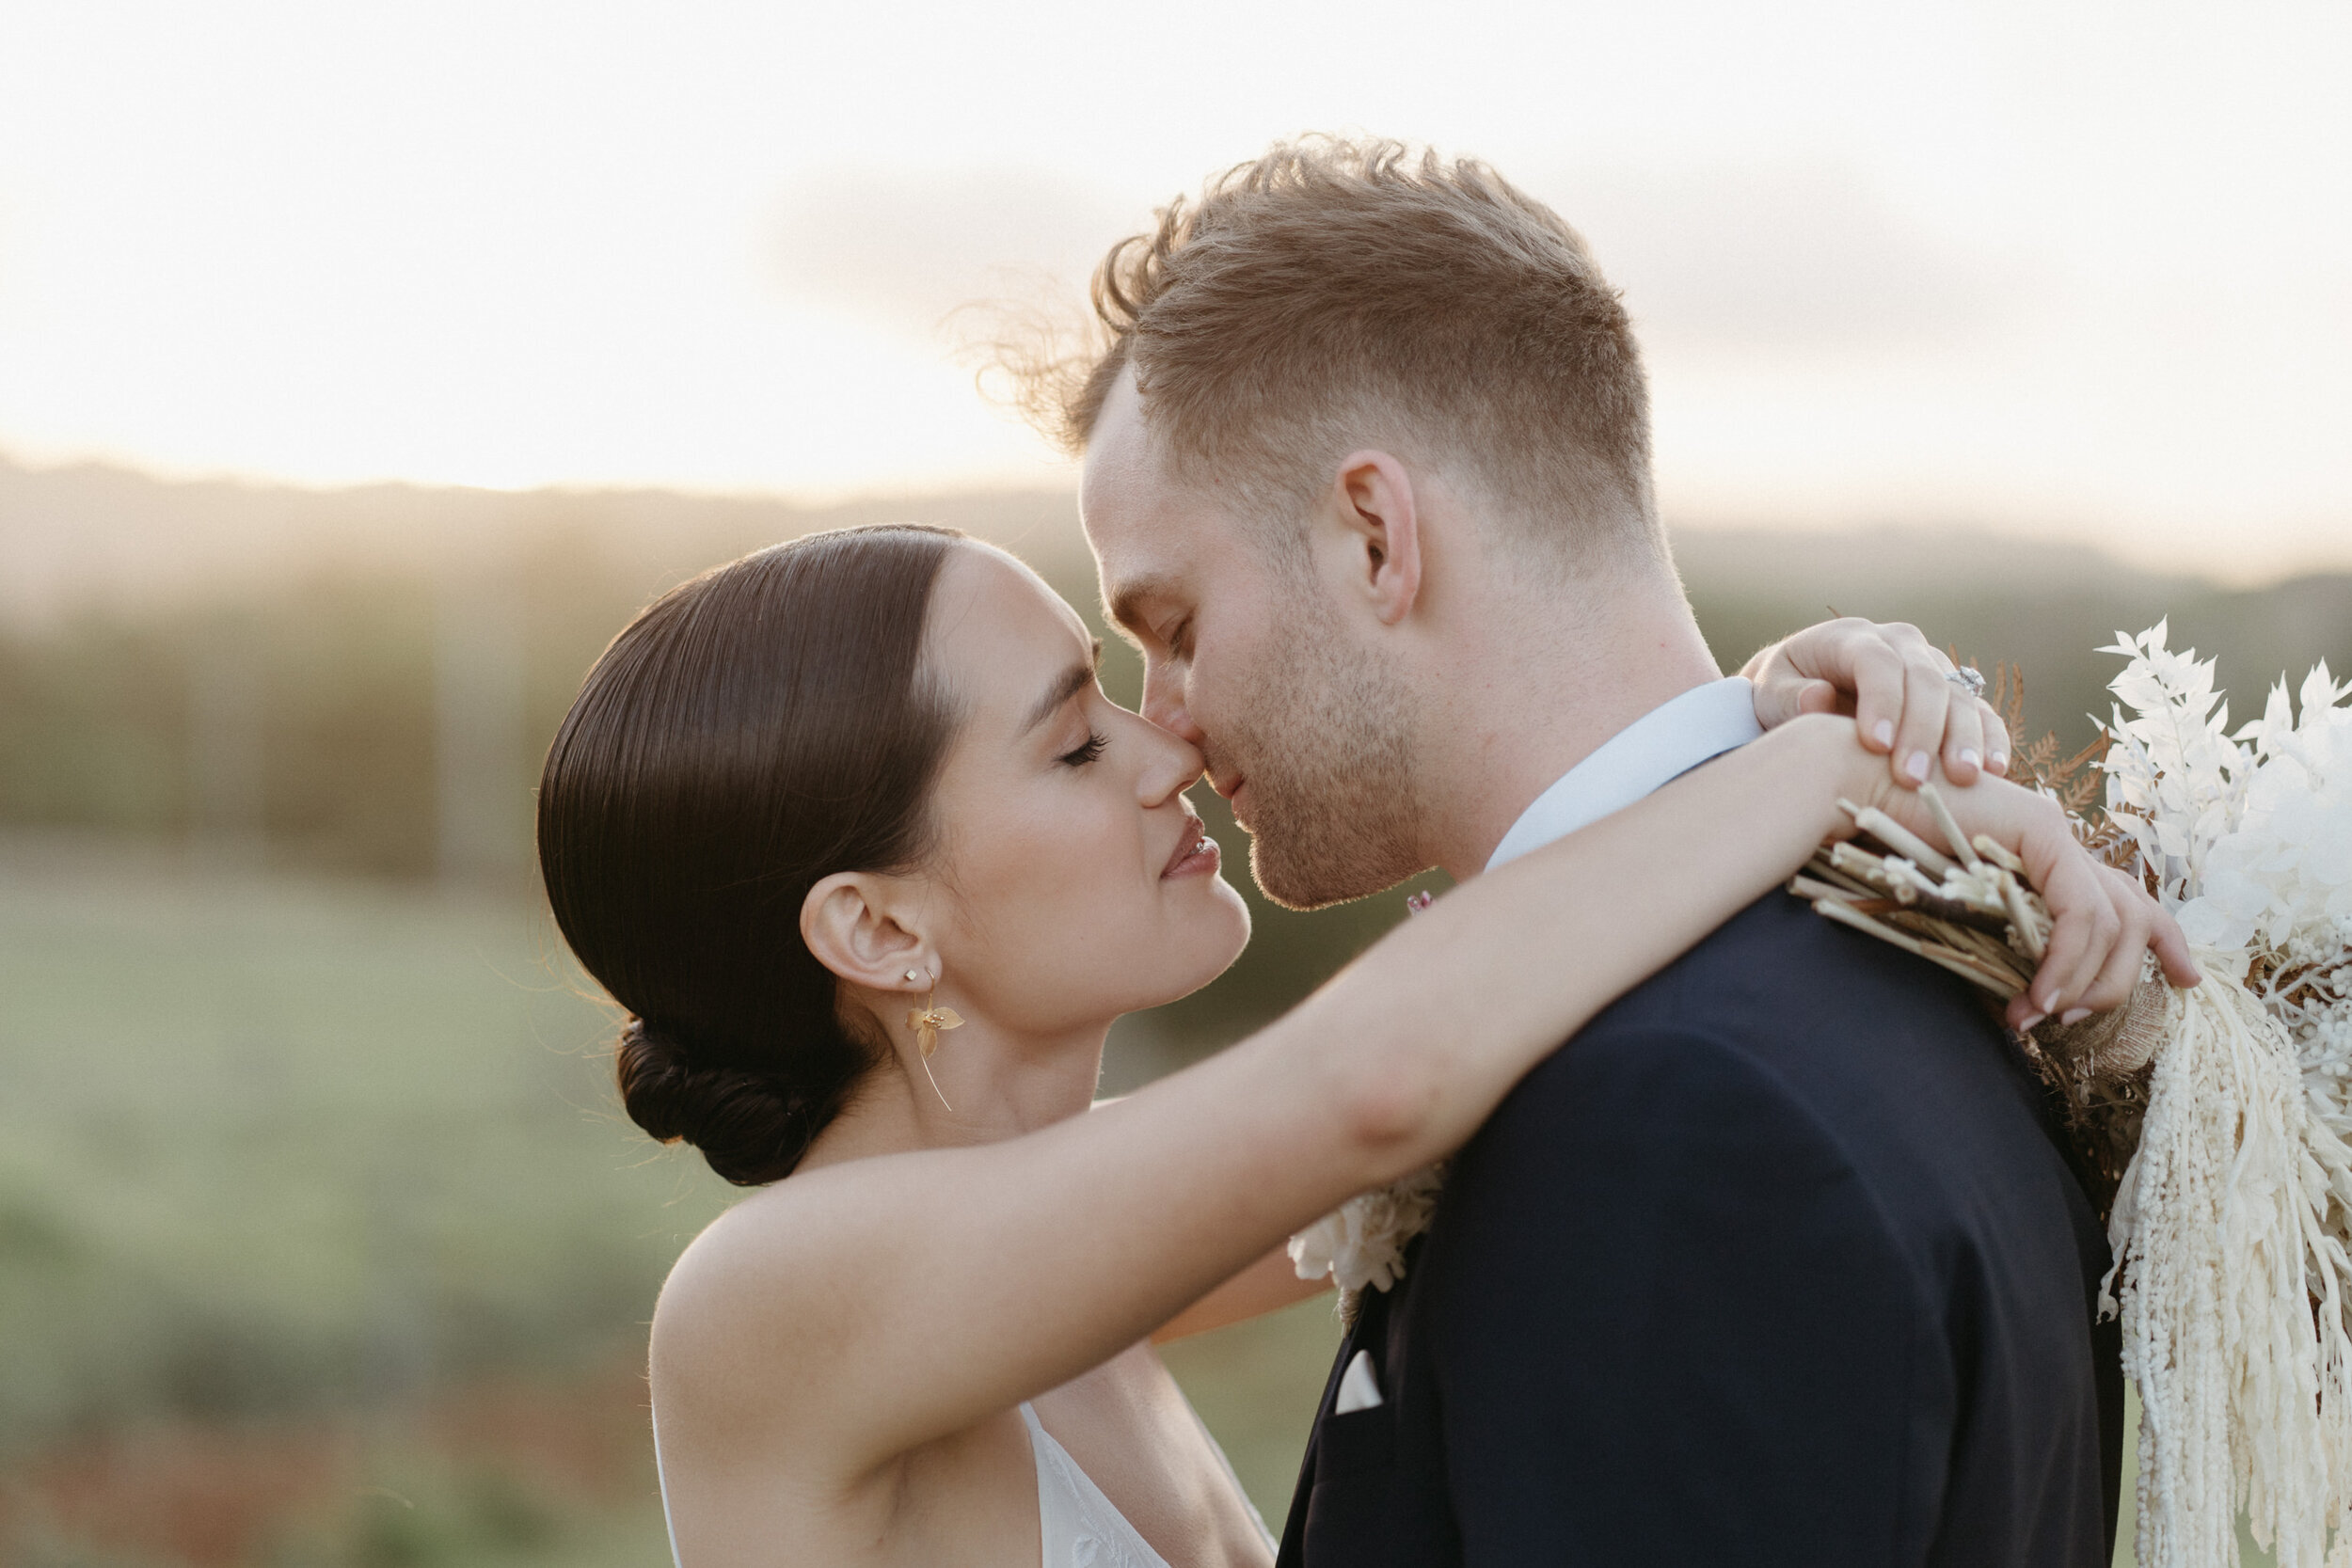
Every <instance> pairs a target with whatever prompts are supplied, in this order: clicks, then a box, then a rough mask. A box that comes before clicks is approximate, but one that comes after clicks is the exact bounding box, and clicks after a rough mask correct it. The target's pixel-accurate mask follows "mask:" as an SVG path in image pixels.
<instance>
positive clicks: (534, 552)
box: [0, 460, 2352, 876]
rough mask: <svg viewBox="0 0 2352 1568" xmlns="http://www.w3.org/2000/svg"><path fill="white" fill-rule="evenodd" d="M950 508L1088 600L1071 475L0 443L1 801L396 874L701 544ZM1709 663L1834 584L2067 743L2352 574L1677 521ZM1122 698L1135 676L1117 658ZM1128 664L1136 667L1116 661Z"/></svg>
mask: <svg viewBox="0 0 2352 1568" xmlns="http://www.w3.org/2000/svg"><path fill="white" fill-rule="evenodd" d="M890 519H908V520H920V521H926V522H936V523H945V524H951V525H953V526H957V527H961V528H963V529H966V530H968V531H971V532H973V533H975V534H977V535H978V536H980V537H982V538H986V539H990V540H993V541H995V542H996V543H999V544H1002V545H1005V546H1008V547H1009V548H1011V549H1013V550H1015V551H1016V552H1018V553H1020V554H1022V555H1024V556H1025V558H1027V559H1028V560H1030V561H1031V562H1033V563H1034V564H1035V565H1036V566H1037V567H1038V568H1039V570H1040V571H1041V572H1042V573H1043V574H1044V575H1045V576H1046V578H1048V579H1049V580H1050V581H1052V582H1054V583H1055V585H1056V586H1057V587H1058V588H1060V589H1061V590H1062V591H1063V592H1064V593H1065V594H1068V595H1069V596H1070V597H1071V598H1072V600H1073V602H1075V603H1077V604H1078V605H1079V606H1080V607H1081V608H1082V609H1084V610H1088V612H1089V614H1091V613H1092V612H1093V590H1092V572H1091V567H1090V565H1089V562H1088V559H1087V556H1086V551H1085V543H1084V540H1083V538H1082V537H1081V536H1080V534H1079V532H1078V530H1077V526H1076V520H1075V515H1074V507H1073V504H1072V500H1071V498H1070V496H1069V495H1068V494H1067V493H1066V492H1025V493H967V494H956V495H931V496H907V497H894V498H879V499H863V500H858V501H855V502H850V503H845V504H841V505H836V506H830V507H806V506H798V505H794V504H792V503H789V502H787V501H783V500H777V499H758V498H744V497H725V496H696V495H684V494H677V493H673V492H662V491H578V492H575V491H562V490H556V491H537V492H528V493H515V494H510V493H502V492H492V491H482V490H456V489H421V488H415V487H409V486H403V485H382V486H374V487H370V488H364V489H355V490H342V491H310V490H297V489H291V488H272V487H267V486H262V485H254V484H245V483H230V482H197V483H173V482H164V481H159V480H155V479H152V478H150V477H147V476H144V475H140V474H136V473H133V472H130V471H126V470H122V469H116V468H108V467H67V468H55V469H47V470H34V469H28V468H24V467H18V466H14V465H11V464H9V463H8V462H6V461H5V460H0V825H39V826H48V827H62V828H74V829H88V830H97V831H102V832H130V833H134V834H138V835H143V836H150V837H155V836H161V837H169V838H179V839H184V840H188V841H191V842H201V843H204V844H207V845H210V846H213V847H215V848H222V847H226V848H227V849H229V850H230V851H231V852H233V853H236V854H241V855H244V856H246V857H247V858H252V857H257V856H258V857H261V858H264V859H268V860H271V861H274V862H283V863H304V864H316V865H328V866H340V867H345V868H349V869H355V870H361V871H366V872H371V873H379V874H385V875H392V876H421V875H425V874H428V873H433V872H440V873H443V874H448V873H452V872H458V873H463V872H466V871H468V870H469V869H472V870H477V871H485V872H487V873H489V874H493V875H500V876H505V875H510V874H512V873H514V872H516V870H518V869H519V868H520V866H521V864H522V862H523V860H524V858H525V857H524V855H523V839H522V829H523V826H524V816H523V811H524V805H523V802H524V799H525V795H526V793H527V787H528V784H529V780H530V777H531V775H532V773H533V772H534V771H535V761H536V758H537V757H538V755H539V754H540V752H541V751H542V750H543V749H544V747H545V744H546V741H547V739H548V736H551V735H552V733H553V730H554V726H555V723H556V721H558V719H559V718H560V717H561V715H562V712H563V710H564V706H565V705H566V704H567V703H568V700H569V698H570V695H571V692H572V690H573V689H574V688H575V686H576V684H577V682H578V680H579V678H580V674H581V673H583V672H584V671H585V670H586V668H587V666H588V665H589V663H590V662H592V661H593V659H594V658H595V657H596V652H597V651H598V650H599V649H600V648H601V647H602V645H603V644H604V642H605V641H607V640H608V639H609V638H610V637H611V636H612V633H613V632H614V631H616V630H617V629H618V628H619V627H620V626H621V625H622V624H623V623H624V622H625V621H626V620H627V619H628V615H629V614H630V613H631V612H632V611H633V610H635V609H636V608H637V607H638V606H640V605H642V604H643V603H644V602H645V601H646V600H647V599H648V598H650V597H651V596H653V595H654V594H658V593H660V591H661V590H662V589H664V588H666V587H668V586H670V585H671V584H673V583H675V582H677V581H679V580H680V579H682V578H686V577H688V576H691V574H692V573H694V572H696V571H698V570H700V569H702V568H703V567H705V566H707V565H710V564H712V563H714V562H720V561H724V560H728V559H730V558H732V557H734V556H736V555H739V554H740V553H742V552H743V551H745V550H749V549H753V548H756V547H758V546H762V545H766V544H771V543H773V542H775V541H777V540H780V539H787V538H791V537H794V536H796V535H798V534H802V533H804V532H808V531H812V530H816V529H822V528H834V527H842V526H846V525H850V524H854V523H863V522H876V521H883V520H890ZM1674 537H1675V542H1676V548H1677V556H1678V559H1679V562H1680V564H1681V567H1682V570H1683V573H1684V577H1685V578H1686V580H1687V582H1688V584H1689V587H1690V591H1691V596H1692V601H1693V603H1694V604H1695V606H1696V607H1697V610H1698V612H1699V617H1700V621H1701V624H1702V626H1704V627H1705V629H1706V631H1707V633H1708V639H1709V641H1710V642H1711V643H1712V644H1713V646H1714V648H1715V651H1716V653H1717V655H1718V657H1720V658H1722V659H1723V661H1724V663H1725V664H1726V665H1727V666H1736V665H1737V664H1738V663H1739V662H1740V660H1741V659H1743V658H1744V657H1746V656H1747V655H1748V653H1749V652H1750V651H1752V650H1753V649H1754V648H1756V646H1758V645H1760V644H1761V643H1763V642H1765V641H1770V640H1771V639H1772V638H1775V637H1778V636H1780V635H1782V634H1783V633H1785V632H1787V631H1788V630H1790V629H1791V628H1793V627H1795V626H1801V625H1804V624H1805V623H1807V622H1810V621H1813V620H1816V619H1819V618H1820V617H1821V616H1823V615H1826V614H1828V613H1830V612H1831V610H1833V609H1834V610H1836V611H1838V612H1842V613H1847V614H1860V615H1867V616H1870V617H1872V618H1874V619H1880V620H1909V621H1913V622H1915V623H1916V624H1918V625H1919V626H1922V627H1924V628H1925V629H1926V630H1927V631H1928V633H1929V634H1930V636H1931V637H1933V638H1935V639H1936V640H1937V641H1943V642H1948V643H1950V644H1951V645H1952V646H1954V647H1955V648H1956V649H1958V650H1959V651H1960V652H1961V653H1962V654H1963V656H1965V657H1970V658H1973V659H1975V660H1976V661H1978V662H1979V663H1980V664H1983V665H1984V666H1985V667H1986V668H1987V669H1990V668H1991V666H1992V664H1993V663H1994V661H1997V660H2009V661H2013V662H2015V663H2017V664H2019V665H2021V666H2022V667H2023V668H2024V670H2025V672H2026V677H2027V687H2026V689H2027V715H2028V720H2029V721H2030V723H2031V725H2032V726H2033V727H2034V728H2035V729H2036V730H2037V731H2039V730H2041V729H2043V728H2055V729H2057V730H2058V731H2059V732H2060V734H2061V738H2062V739H2064V740H2065V741H2067V743H2068V744H2069V745H2075V744H2080V743H2081V742H2082V741H2084V740H2087V739H2089V738H2090V733H2091V731H2090V722H2089V720H2088V719H2087V718H2086V715H2088V714H2090V713H2094V712H2095V713H2101V714H2104V713H2105V712H2106V706H2107V704H2106V697H2105V695H2104V692H2103V688H2104V686H2105V684H2106V679H2107V678H2108V674H2109V673H2110V671H2111V669H2112V668H2113V662H2114V661H2113V660H2111V659H2106V658H2103V657H2101V656H2099V655H2097V654H2096V653H2094V652H2093V650H2094V649H2095V648H2096V647H2097V646H2098V645H2099V644H2101V643H2103V642H2106V641H2110V640H2111V634H2112V633H2114V632H2115V631H2117V630H2118V629H2129V630H2137V629H2138V628H2139V627H2141V626H2148V625H2150V624H2153V622H2154V621H2155V620H2156V619H2157V618H2158V617H2160V616H2164V615H2168V614H2169V616H2170V617H2171V619H2172V626H2173V631H2174V636H2173V643H2174V645H2175V646H2176V647H2178V646H2184V645H2190V644H2193V645H2195V646H2197V647H2200V648H2201V649H2203V650H2205V651H2207V652H2209V653H2218V654H2219V655H2221V657H2222V668H2221V677H2222V680H2223V682H2224V683H2225V684H2226V685H2227V686H2229V687H2230V688H2231V689H2233V690H2235V691H2236V692H2238V693H2239V697H2240V703H2241V705H2245V704H2247V703H2249V702H2251V701H2256V700H2259V696H2260V692H2261V689H2263V688H2264V687H2265V686H2266V685H2267V684H2268V683H2269V682H2271V681H2273V680H2276V679H2277V678H2279V677H2280V675H2281V674H2282V673H2292V674H2295V675H2297V676H2299V675H2300V673H2301V672H2302V671H2303V670H2304V669H2305V668H2306V667H2307V666H2308V665H2309V664H2310V663H2311V662H2312V660H2314V659H2317V658H2320V657H2326V658H2328V659H2329V660H2330V661H2331V662H2332V663H2333V664H2334V665H2335V666H2336V667H2337V668H2339V669H2341V668H2344V666H2345V665H2347V664H2352V576H2344V575H2336V576H2314V577H2305V578H2296V579H2294V580H2291V581H2286V582H2280V583H2276V584H2272V585H2269V586H2265V587H2261V588H2255V589H2224V588H2221V587H2218V586H2217V585H2214V584H2212V583H2209V582H2205V581H2201V580H2199V579H2196V578H2183V577H2177V576H2163V575H2159V574H2155V573H2151V572H2145V571H2141V570H2137V569H2136V568H2134V567H2132V566H2130V565H2128V564H2127V563H2124V562H2117V561H2114V560H2112V559H2110V558H2107V557H2105V556H2102V555H2100V554H2098V553H2096V552H2094V551H2091V550H2089V549H2085V548H2082V547H2080V546H2070V545H2064V544H2058V543H2054V542H2051V541H2046V540H2039V539H2035V538H2032V537H2027V536H2016V535H2009V534H1995V533H1992V532H1989V531H1984V530H1981V529H1976V528H1971V527H1968V526H1965V525H1963V524H1952V525H1949V526H1925V525H1914V526H1904V527H1894V526H1889V527H1885V528H1882V529H1877V530H1873V531H1859V532H1854V531H1847V532H1818V533H1803V532H1787V531H1780V532H1765V531H1745V530H1733V529H1724V528H1710V527H1708V525H1707V523H1706V521H1705V520H1704V519H1687V520H1677V522H1676V523H1675V526H1674ZM1109 676H1110V679H1111V681H1112V683H1113V687H1114V693H1113V694H1114V695H1118V696H1121V697H1122V699H1127V698H1132V696H1133V695H1134V691H1133V685H1132V683H1133V681H1134V671H1133V669H1132V668H1131V667H1130V666H1129V665H1127V664H1126V663H1125V662H1124V661H1123V660H1121V659H1118V658H1115V659H1114V660H1113V664H1112V668H1111V670H1110V672H1109ZM1122 681H1123V682H1127V683H1129V684H1128V686H1127V687H1126V688H1125V689H1120V684H1119V683H1120V682H1122Z"/></svg>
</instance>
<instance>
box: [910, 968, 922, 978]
mask: <svg viewBox="0 0 2352 1568" xmlns="http://www.w3.org/2000/svg"><path fill="white" fill-rule="evenodd" d="M922 977H923V975H922V972H921V971H920V970H914V969H910V970H908V971H907V978H908V979H909V980H920V979H921V978H922Z"/></svg>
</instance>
